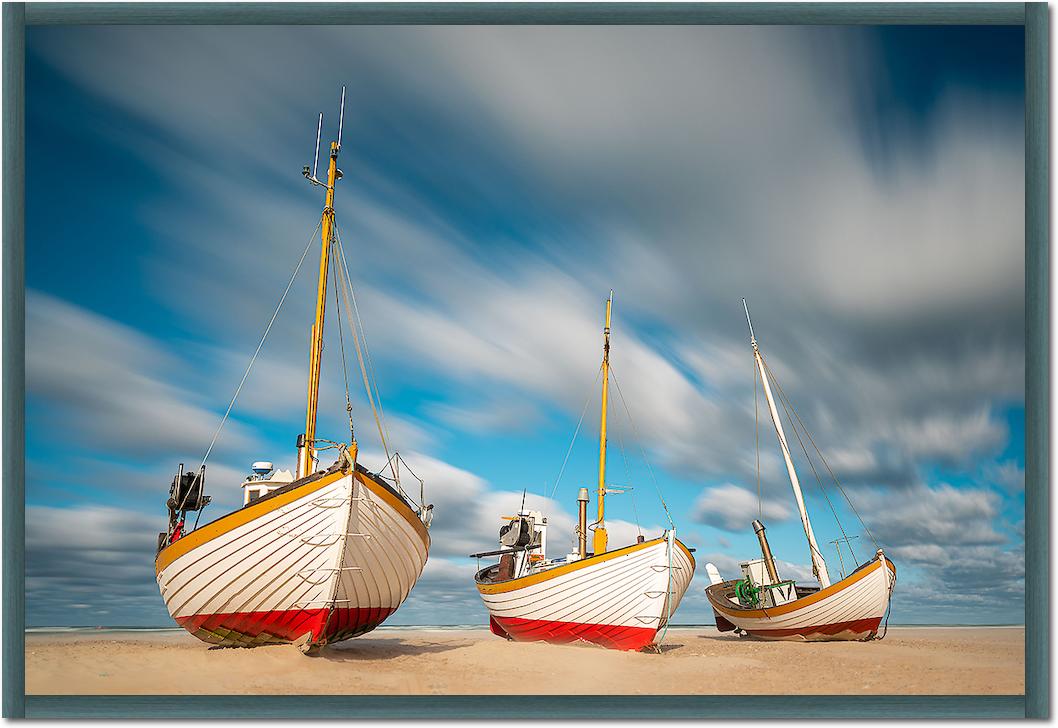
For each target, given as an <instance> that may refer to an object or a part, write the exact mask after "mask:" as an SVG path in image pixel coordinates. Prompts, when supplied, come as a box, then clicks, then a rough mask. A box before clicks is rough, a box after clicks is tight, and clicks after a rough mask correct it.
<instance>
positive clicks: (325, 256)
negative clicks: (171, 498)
mask: <svg viewBox="0 0 1058 728" xmlns="http://www.w3.org/2000/svg"><path fill="white" fill-rule="evenodd" d="M343 101H344V99H343ZM340 136H341V135H340V134H339V137H340ZM340 148H341V146H340V143H339V142H331V155H330V157H331V161H330V165H329V167H328V169H327V197H326V202H325V203H324V206H323V219H322V222H321V224H320V238H321V239H322V241H323V245H322V249H321V250H320V279H319V282H318V284H317V286H316V319H315V321H314V322H313V324H312V343H311V345H310V348H309V395H308V406H307V407H306V410H305V434H304V435H302V436H301V437H300V438H298V469H297V475H296V477H297V478H304V477H305V476H306V475H311V474H312V472H313V467H314V466H313V460H314V459H315V455H316V448H315V442H314V441H315V439H316V405H317V404H318V402H319V396H320V360H321V358H322V355H323V317H324V314H325V313H326V310H327V264H328V263H329V262H330V258H331V239H332V236H333V234H334V183H335V181H336V180H337V178H338V150H339V149H340ZM306 169H308V168H307V167H306ZM306 174H307V173H306ZM313 179H315V178H313Z"/></svg>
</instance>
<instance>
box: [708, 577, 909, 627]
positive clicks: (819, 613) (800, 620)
mask: <svg viewBox="0 0 1058 728" xmlns="http://www.w3.org/2000/svg"><path fill="white" fill-rule="evenodd" d="M886 567H887V568H886V569H883V568H882V566H881V562H879V561H877V560H875V561H872V562H869V563H868V564H867V565H865V566H864V567H863V569H862V572H864V573H860V572H853V573H852V574H850V575H849V576H848V577H847V578H845V579H843V580H841V581H839V582H836V583H835V584H832V585H831V586H830V587H829V588H828V589H824V590H822V591H821V592H817V593H816V594H810V595H807V596H805V597H802V598H801V599H798V600H797V601H795V602H791V603H789V604H785V605H782V606H779V607H772V608H770V609H766V610H760V609H754V610H738V609H736V608H734V607H735V605H733V604H731V603H730V602H728V601H727V600H726V599H724V598H723V596H722V595H717V594H716V592H715V591H714V589H715V587H710V588H707V589H706V593H707V595H708V597H709V601H710V603H711V604H712V605H713V608H714V609H716V610H717V611H718V612H719V613H720V614H721V616H723V617H724V619H726V620H728V621H729V622H731V624H733V625H735V626H736V627H738V628H739V629H742V630H744V631H746V632H748V633H750V634H751V635H754V636H757V637H763V638H766V639H789V640H810V641H830V640H849V639H862V638H864V637H866V636H868V635H869V634H870V633H871V632H875V631H877V628H878V624H879V623H880V621H881V619H882V617H883V616H885V611H886V609H888V607H889V598H890V591H891V587H892V584H893V583H894V582H895V581H896V571H895V567H893V566H892V563H891V562H889V561H888V560H886ZM819 595H823V596H822V597H820V596H819Z"/></svg>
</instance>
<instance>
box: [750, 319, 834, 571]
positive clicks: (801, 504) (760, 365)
mask: <svg viewBox="0 0 1058 728" xmlns="http://www.w3.org/2000/svg"><path fill="white" fill-rule="evenodd" d="M742 307H743V308H744V309H746V323H747V324H749V340H750V343H751V344H752V345H753V358H754V359H755V360H756V362H757V371H758V372H759V373H760V380H761V382H762V383H763V384H764V396H765V398H767V400H768V410H769V411H770V412H771V421H772V424H774V425H775V434H776V435H778V436H779V447H780V448H782V456H783V460H785V461H786V472H787V473H789V474H790V485H791V486H793V492H794V499H795V500H796V501H797V510H798V512H799V513H800V514H801V525H802V526H804V529H805V536H806V537H807V538H808V548H809V550H810V551H811V556H812V573H814V574H815V575H816V579H818V580H819V586H820V587H821V588H823V589H826V588H827V587H828V586H830V574H829V573H828V572H827V564H826V562H825V561H824V560H823V555H822V554H821V553H820V551H819V546H818V544H816V535H815V533H813V531H812V523H811V522H810V521H809V520H808V510H807V509H806V508H805V499H804V496H803V495H802V494H801V482H800V481H799V480H798V479H797V471H796V470H794V464H793V458H791V457H790V448H789V446H788V445H787V443H786V433H785V432H784V431H783V428H782V420H780V419H779V411H778V409H776V407H775V399H774V398H773V397H772V394H771V385H770V384H769V383H768V375H767V373H766V372H765V369H764V359H763V357H761V354H760V349H759V348H758V347H757V337H756V336H754V335H753V322H752V321H750V318H749V306H747V305H746V299H744V298H743V299H742Z"/></svg>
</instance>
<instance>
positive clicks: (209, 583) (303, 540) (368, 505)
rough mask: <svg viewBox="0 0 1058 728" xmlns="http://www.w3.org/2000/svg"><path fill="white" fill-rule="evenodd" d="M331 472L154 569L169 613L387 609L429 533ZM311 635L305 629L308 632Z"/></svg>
mask: <svg viewBox="0 0 1058 728" xmlns="http://www.w3.org/2000/svg"><path fill="white" fill-rule="evenodd" d="M335 475H340V477H337V478H333V476H324V479H326V478H328V477H332V482H330V483H327V484H326V485H324V486H323V487H322V488H319V489H317V490H313V491H311V492H309V493H307V494H306V495H304V496H301V497H297V498H296V499H294V500H292V501H290V502H288V503H286V504H285V505H282V506H280V507H278V508H271V509H270V510H265V511H264V512H263V513H261V514H260V515H257V516H256V517H252V518H250V519H249V520H247V521H246V522H245V523H241V524H240V525H237V526H235V527H234V528H231V529H230V530H226V531H224V532H222V533H220V534H219V535H217V536H216V537H214V538H211V539H209V540H207V541H205V542H203V543H201V544H199V545H196V546H194V547H193V548H191V550H190V551H187V553H184V554H183V555H181V556H179V557H177V558H176V559H175V560H173V561H172V562H171V563H169V564H168V565H166V566H165V567H164V568H162V569H161V570H160V571H159V572H158V574H157V579H158V585H159V587H160V589H161V593H162V597H163V599H164V600H165V603H166V607H167V608H168V610H169V613H170V615H172V617H173V618H174V619H175V620H176V621H177V622H179V623H181V624H185V622H187V620H188V619H189V618H194V617H196V616H202V615H226V614H262V613H284V612H294V613H296V612H299V611H306V610H318V609H327V608H331V607H332V606H333V607H336V608H338V609H352V610H374V611H376V612H377V613H378V614H380V615H381V616H382V618H383V619H384V618H385V616H388V615H389V614H390V613H392V612H393V611H394V610H395V609H396V608H397V607H399V606H400V604H401V603H402V602H403V601H404V600H405V599H406V598H407V597H408V593H409V592H410V591H411V589H412V587H413V586H414V585H415V582H416V580H417V579H418V578H419V575H420V574H421V573H422V570H423V567H424V566H425V564H426V559H427V555H428V550H429V537H428V536H426V537H425V538H424V536H423V535H421V533H425V529H423V530H422V532H420V531H419V529H416V528H415V527H414V526H413V525H412V524H411V523H410V522H409V520H408V518H407V517H406V516H405V515H402V514H401V513H399V512H398V511H397V509H395V508H394V506H393V505H392V504H391V503H388V502H387V501H386V499H384V498H383V497H381V496H380V495H379V494H377V493H375V492H372V490H371V489H370V488H368V487H366V486H365V485H364V484H363V483H362V482H360V480H359V476H358V478H357V479H356V480H354V478H353V477H352V474H349V473H345V474H335ZM310 485H311V484H310ZM267 504H268V500H267V499H265V500H262V501H257V502H255V503H251V504H250V505H249V506H246V508H245V509H244V510H246V509H251V508H254V507H255V506H258V507H260V506H266V505H267ZM262 510H263V509H262ZM238 513H239V512H238V511H236V512H235V514H238ZM235 514H231V515H235ZM223 522H224V519H220V521H218V522H217V523H221V524H222V523H223ZM210 525H212V524H207V525H206V526H203V529H206V528H209V527H210ZM193 533H194V532H192V534H188V536H185V538H192V537H193ZM179 544H180V542H179V541H178V542H177V543H176V544H174V545H179ZM168 548H173V547H172V546H170V547H167V549H168ZM167 549H166V550H167ZM164 553H165V550H163V551H162V553H161V554H159V557H161V556H162V555H163V554H164ZM378 621H381V619H379V620H378ZM373 626H374V625H372V628H373ZM189 631H192V632H193V633H194V632H195V630H193V629H190V627H189ZM365 631H366V630H365ZM199 636H200V637H202V638H203V639H207V641H217V642H219V643H227V642H231V643H233V644H245V643H246V642H247V640H248V639H250V641H251V642H254V643H263V642H269V641H286V640H281V639H275V635H274V634H271V635H270V634H265V635H263V636H257V637H255V638H249V637H248V636H247V635H242V636H238V635H231V636H225V635H223V634H218V635H206V636H203V635H201V634H200V635H199ZM213 637H216V639H213ZM320 638H321V635H319V634H316V635H313V641H319V640H320Z"/></svg>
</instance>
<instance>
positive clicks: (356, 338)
mask: <svg viewBox="0 0 1058 728" xmlns="http://www.w3.org/2000/svg"><path fill="white" fill-rule="evenodd" d="M335 240H336V241H337V242H338V254H339V256H340V258H341V261H342V266H341V267H342V273H343V275H342V276H341V278H340V280H341V283H342V298H343V299H344V300H345V307H346V310H347V311H348V310H350V309H351V310H353V311H354V312H356V320H357V322H359V321H360V314H359V312H358V311H357V309H356V299H355V298H354V299H353V303H352V305H350V302H349V299H350V298H351V297H352V296H351V292H350V291H351V289H352V280H351V279H350V277H349V266H348V263H347V262H346V259H345V251H344V249H343V248H342V239H341V236H339V235H338V233H337V226H335ZM346 318H347V320H348V323H349V328H350V330H351V331H352V333H353V344H354V346H355V347H356V359H357V362H358V363H359V364H360V375H361V376H362V378H363V381H364V389H365V390H366V394H367V401H368V402H369V403H370V405H371V413H372V414H373V415H374V417H375V426H376V427H377V428H378V436H379V439H380V440H382V449H383V450H384V451H385V453H386V460H387V462H388V463H389V467H390V472H392V473H393V480H394V482H396V483H397V486H398V487H400V481H399V480H398V478H397V468H396V465H395V464H394V463H393V457H392V455H390V452H389V443H388V441H387V438H386V434H387V433H386V430H385V427H384V426H383V424H382V419H381V416H380V415H379V410H380V409H381V407H380V406H376V403H375V396H374V394H373V392H377V390H373V388H372V386H371V380H370V377H369V376H368V373H367V365H366V364H365V357H364V351H363V349H364V348H366V347H367V341H366V340H365V341H364V344H363V348H362V347H361V345H360V331H358V330H357V326H355V325H354V324H353V322H352V320H351V319H348V317H346Z"/></svg>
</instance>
